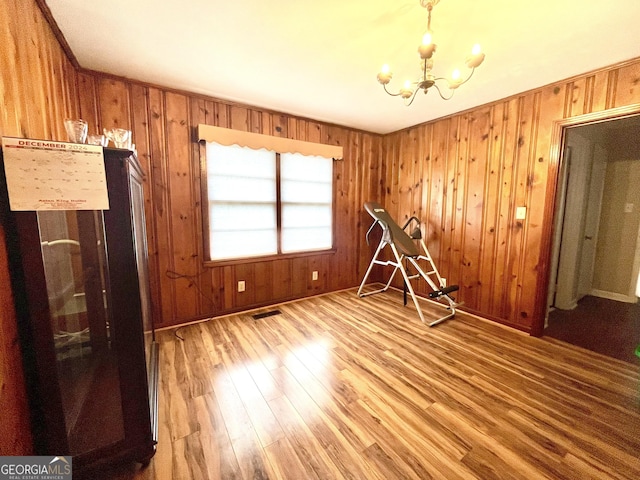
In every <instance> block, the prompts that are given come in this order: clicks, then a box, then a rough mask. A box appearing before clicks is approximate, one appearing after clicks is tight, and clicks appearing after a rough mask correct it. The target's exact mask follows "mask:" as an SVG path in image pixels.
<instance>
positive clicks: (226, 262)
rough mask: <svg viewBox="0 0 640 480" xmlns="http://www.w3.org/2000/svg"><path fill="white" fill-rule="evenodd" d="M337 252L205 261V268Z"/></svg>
mask: <svg viewBox="0 0 640 480" xmlns="http://www.w3.org/2000/svg"><path fill="white" fill-rule="evenodd" d="M336 251H337V250H336V249H335V248H331V249H328V250H312V251H309V252H296V253H280V254H277V255H263V256H259V257H244V258H230V259H228V260H205V262H204V266H205V267H209V268H213V267H226V266H229V265H242V264H247V263H260V262H272V261H275V260H289V259H293V258H302V257H314V256H318V255H334V254H335V253H336Z"/></svg>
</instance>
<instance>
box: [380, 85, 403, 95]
mask: <svg viewBox="0 0 640 480" xmlns="http://www.w3.org/2000/svg"><path fill="white" fill-rule="evenodd" d="M382 87H383V88H384V91H385V92H387V94H389V95H391V96H392V97H398V96H400V95H401V94H402V92H398V93H391V92H390V91H389V90H387V86H386V85H382Z"/></svg>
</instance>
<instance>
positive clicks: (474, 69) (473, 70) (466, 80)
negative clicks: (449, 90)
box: [458, 67, 476, 86]
mask: <svg viewBox="0 0 640 480" xmlns="http://www.w3.org/2000/svg"><path fill="white" fill-rule="evenodd" d="M475 71H476V67H473V68H472V69H471V73H469V76H468V77H467V78H465V79H464V81H462V82H460V85H464V84H465V83H467V82H468V81H469V80H471V77H472V76H473V72H475ZM460 85H458V86H460Z"/></svg>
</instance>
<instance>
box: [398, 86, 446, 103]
mask: <svg viewBox="0 0 640 480" xmlns="http://www.w3.org/2000/svg"><path fill="white" fill-rule="evenodd" d="M418 90H420V89H419V88H416V89H415V90H414V92H413V95H411V100H409V103H407V102H406V101H405V103H404V104H405V106H407V107H409V106H410V105H411V104H412V103H413V100H414V99H415V98H416V94H417V93H418ZM440 96H442V95H440Z"/></svg>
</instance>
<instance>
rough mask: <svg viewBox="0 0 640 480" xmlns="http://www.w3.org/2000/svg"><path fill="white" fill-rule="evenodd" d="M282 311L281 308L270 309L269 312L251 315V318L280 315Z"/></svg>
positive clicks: (258, 318)
mask: <svg viewBox="0 0 640 480" xmlns="http://www.w3.org/2000/svg"><path fill="white" fill-rule="evenodd" d="M281 313H282V312H281V311H280V310H270V311H268V312H262V313H256V314H255V315H251V318H253V319H254V320H260V319H261V318H267V317H272V316H274V315H280V314H281Z"/></svg>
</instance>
